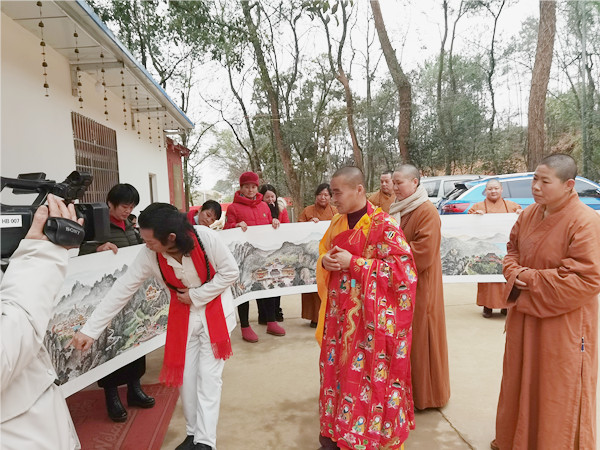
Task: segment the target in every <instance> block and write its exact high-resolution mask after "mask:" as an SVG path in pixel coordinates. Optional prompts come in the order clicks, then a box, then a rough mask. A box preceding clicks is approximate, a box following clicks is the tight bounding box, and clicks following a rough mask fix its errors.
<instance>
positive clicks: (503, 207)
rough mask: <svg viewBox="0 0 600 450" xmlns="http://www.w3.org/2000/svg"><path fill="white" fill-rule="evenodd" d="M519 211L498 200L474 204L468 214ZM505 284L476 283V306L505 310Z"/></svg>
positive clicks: (512, 204)
mask: <svg viewBox="0 0 600 450" xmlns="http://www.w3.org/2000/svg"><path fill="white" fill-rule="evenodd" d="M519 210H521V206H520V205H518V204H517V203H515V202H512V201H510V200H504V199H503V198H501V199H499V200H498V201H497V202H491V201H489V200H488V199H485V200H484V201H482V202H479V203H475V204H474V205H473V206H471V208H469V214H474V213H475V211H484V212H485V213H486V214H501V213H514V212H517V211H519ZM505 285H506V283H477V305H478V306H485V307H486V308H490V309H505V308H507V304H506V297H504V286H505Z"/></svg>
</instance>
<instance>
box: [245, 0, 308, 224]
mask: <svg viewBox="0 0 600 450" xmlns="http://www.w3.org/2000/svg"><path fill="white" fill-rule="evenodd" d="M240 3H241V5H242V11H243V13H244V19H245V22H246V26H247V27H248V33H249V39H250V43H251V44H252V47H253V48H254V53H255V56H256V63H257V65H258V69H259V72H260V78H261V82H262V85H263V86H262V87H263V89H264V90H265V92H266V94H267V98H268V100H269V105H270V108H271V127H272V129H273V136H274V137H275V144H276V146H277V151H278V153H279V157H280V158H281V163H282V164H283V170H284V171H285V174H286V176H287V181H288V186H289V188H290V191H291V195H292V198H293V200H294V211H295V212H296V213H297V214H298V215H299V214H300V213H301V212H302V207H303V195H302V189H301V186H300V182H299V180H298V175H297V174H296V171H295V169H294V166H293V163H292V157H291V153H290V149H289V148H288V147H287V146H286V144H285V142H284V140H283V133H282V131H281V119H280V115H279V100H278V98H277V92H276V91H275V88H274V87H273V83H272V81H271V77H270V76H269V71H268V69H267V64H266V62H265V56H264V53H263V50H262V47H261V44H260V40H259V37H258V32H257V30H256V25H255V24H254V22H253V21H252V16H251V14H250V9H251V6H250V5H249V4H248V2H247V1H245V0H240Z"/></svg>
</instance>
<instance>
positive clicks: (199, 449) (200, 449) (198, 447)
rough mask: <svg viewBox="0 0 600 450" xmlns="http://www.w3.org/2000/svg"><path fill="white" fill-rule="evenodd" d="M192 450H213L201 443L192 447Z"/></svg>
mask: <svg viewBox="0 0 600 450" xmlns="http://www.w3.org/2000/svg"><path fill="white" fill-rule="evenodd" d="M193 448H194V450H213V448H212V447H211V446H210V445H208V444H203V443H201V442H198V443H197V444H196V445H194V447H193Z"/></svg>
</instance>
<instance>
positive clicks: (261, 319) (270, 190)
mask: <svg viewBox="0 0 600 450" xmlns="http://www.w3.org/2000/svg"><path fill="white" fill-rule="evenodd" d="M258 192H259V193H261V194H262V196H263V202H265V203H266V204H267V206H268V207H269V210H270V211H271V217H273V219H277V220H279V223H290V218H289V216H288V212H287V203H286V201H285V199H283V198H282V197H278V196H277V190H276V189H275V186H273V185H272V184H263V185H262V186H261V187H260V189H259V190H258ZM256 302H257V304H258V323H259V324H261V325H265V324H266V323H267V319H266V318H267V316H268V314H267V313H266V308H269V307H272V308H275V319H276V320H277V322H283V311H282V310H281V297H270V298H264V299H262V300H257V301H256Z"/></svg>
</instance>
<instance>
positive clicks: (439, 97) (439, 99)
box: [436, 0, 452, 175]
mask: <svg viewBox="0 0 600 450" xmlns="http://www.w3.org/2000/svg"><path fill="white" fill-rule="evenodd" d="M442 6H443V8H444V36H443V37H442V44H441V48H440V58H439V62H438V65H439V67H438V77H437V92H436V97H437V98H436V110H437V116H438V124H439V126H440V135H441V137H442V145H443V147H444V154H445V155H444V156H445V159H446V171H445V173H446V175H450V174H452V155H451V151H450V145H449V143H448V133H447V130H446V123H445V122H444V113H443V111H442V74H443V73H444V56H445V52H446V50H445V47H446V39H447V38H448V1H447V0H444V2H443V4H442Z"/></svg>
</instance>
